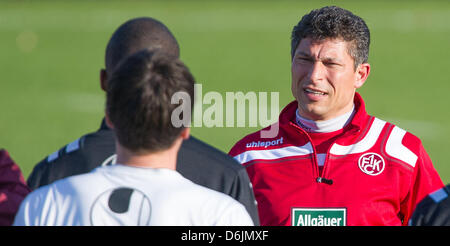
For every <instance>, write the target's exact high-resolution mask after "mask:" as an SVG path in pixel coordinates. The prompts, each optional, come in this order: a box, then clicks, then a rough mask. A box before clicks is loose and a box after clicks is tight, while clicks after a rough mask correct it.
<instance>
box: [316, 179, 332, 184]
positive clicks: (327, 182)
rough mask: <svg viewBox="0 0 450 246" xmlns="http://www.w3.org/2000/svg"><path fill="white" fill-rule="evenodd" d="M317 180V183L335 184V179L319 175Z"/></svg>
mask: <svg viewBox="0 0 450 246" xmlns="http://www.w3.org/2000/svg"><path fill="white" fill-rule="evenodd" d="M316 181H317V183H324V184H327V185H332V184H333V180H331V179H326V178H322V177H317V179H316Z"/></svg>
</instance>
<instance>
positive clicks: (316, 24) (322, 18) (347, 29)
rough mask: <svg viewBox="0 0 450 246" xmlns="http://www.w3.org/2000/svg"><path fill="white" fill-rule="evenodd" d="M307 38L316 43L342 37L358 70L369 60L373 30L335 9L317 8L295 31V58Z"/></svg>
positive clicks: (293, 37)
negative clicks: (360, 65)
mask: <svg viewBox="0 0 450 246" xmlns="http://www.w3.org/2000/svg"><path fill="white" fill-rule="evenodd" d="M304 38H311V39H312V40H313V41H322V40H324V39H327V38H332V39H335V38H341V39H343V40H344V41H347V42H349V44H350V45H349V47H348V52H349V54H350V56H351V57H352V58H353V60H354V62H355V65H354V66H355V69H356V67H357V66H358V65H359V64H362V63H366V62H367V61H368V59H369V45H370V31H369V28H368V27H367V25H366V23H365V22H364V20H363V19H362V18H361V17H359V16H356V15H354V14H353V13H352V12H350V11H348V10H345V9H342V8H339V7H336V6H327V7H323V8H321V9H315V10H312V11H311V12H310V13H309V14H307V15H304V16H303V17H302V19H301V20H300V22H299V23H298V24H297V25H296V26H295V27H294V29H293V30H292V35H291V56H292V57H294V54H295V50H296V49H297V46H298V44H299V43H300V41H301V40H302V39H304Z"/></svg>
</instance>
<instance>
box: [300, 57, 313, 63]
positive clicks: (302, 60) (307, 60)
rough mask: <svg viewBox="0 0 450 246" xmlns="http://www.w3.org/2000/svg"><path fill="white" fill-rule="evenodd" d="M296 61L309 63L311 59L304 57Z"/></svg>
mask: <svg viewBox="0 0 450 246" xmlns="http://www.w3.org/2000/svg"><path fill="white" fill-rule="evenodd" d="M297 60H299V61H301V62H309V61H311V59H309V58H306V57H298V58H297Z"/></svg>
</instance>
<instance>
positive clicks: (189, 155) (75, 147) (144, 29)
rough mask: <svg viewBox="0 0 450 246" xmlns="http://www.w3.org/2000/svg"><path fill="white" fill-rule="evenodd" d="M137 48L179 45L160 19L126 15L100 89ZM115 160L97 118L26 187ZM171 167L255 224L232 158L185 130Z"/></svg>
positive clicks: (107, 132) (108, 133)
mask: <svg viewBox="0 0 450 246" xmlns="http://www.w3.org/2000/svg"><path fill="white" fill-rule="evenodd" d="M142 49H160V50H162V51H164V52H165V53H167V54H169V55H172V56H175V57H179V55H180V48H179V45H178V42H177V40H176V39H175V37H174V36H173V34H172V33H171V32H170V30H169V29H168V28H167V27H166V26H165V25H164V24H163V23H161V22H160V21H158V20H156V19H153V18H149V17H140V18H133V19H131V20H128V21H126V22H125V23H123V24H122V25H120V27H119V28H118V29H117V30H116V31H115V32H114V33H113V35H112V36H111V38H110V40H109V42H108V44H107V47H106V52H105V53H106V54H105V69H101V71H100V87H101V88H102V90H104V91H106V88H107V80H108V78H109V77H110V76H111V73H112V71H113V70H114V67H115V66H116V65H117V64H118V63H119V62H120V61H121V60H122V59H124V58H125V57H127V56H129V55H131V54H133V53H134V52H137V51H139V50H142ZM115 161H116V155H115V145H114V134H113V132H112V130H111V129H110V128H109V127H108V126H107V125H106V124H105V122H104V121H103V122H102V124H101V127H100V129H99V130H98V131H96V132H93V133H89V134H86V135H84V136H82V137H80V138H78V139H76V140H75V141H73V142H72V143H69V144H67V145H65V146H64V147H62V148H61V149H59V150H58V151H56V152H54V153H53V154H50V155H49V156H48V157H46V158H44V159H43V160H41V161H40V162H39V163H38V164H37V165H36V166H35V167H34V169H33V171H32V173H31V174H30V176H29V177H28V180H27V183H28V185H29V187H30V188H31V189H36V188H38V187H41V186H44V185H47V184H50V183H52V182H54V181H56V180H59V179H62V178H65V177H69V176H72V175H77V174H83V173H88V172H90V171H91V170H92V169H94V168H96V167H98V166H102V165H112V164H114V163H115ZM177 161H178V163H177V171H179V172H180V173H181V174H182V175H183V176H184V177H186V178H187V179H189V180H191V181H193V182H194V183H196V184H199V185H202V186H205V187H207V188H210V189H213V190H216V191H219V192H222V193H225V194H227V195H230V196H231V197H233V198H234V199H236V200H237V201H239V202H240V203H242V204H243V205H244V206H245V207H246V209H247V211H248V212H249V214H250V215H251V217H252V219H253V221H254V223H255V225H259V218H258V212H257V208H256V204H255V203H256V202H255V197H254V194H253V190H252V188H251V185H250V180H249V178H248V175H247V172H246V170H245V168H244V167H242V166H241V165H240V164H239V163H238V162H236V161H235V160H234V159H233V158H231V157H230V156H228V155H227V154H225V153H223V152H222V151H220V150H218V149H216V148H214V147H212V146H210V145H208V144H206V143H204V142H203V141H201V140H199V139H197V138H195V137H193V136H191V137H190V138H189V139H187V140H186V141H183V144H182V145H181V148H180V151H179V153H178V159H177Z"/></svg>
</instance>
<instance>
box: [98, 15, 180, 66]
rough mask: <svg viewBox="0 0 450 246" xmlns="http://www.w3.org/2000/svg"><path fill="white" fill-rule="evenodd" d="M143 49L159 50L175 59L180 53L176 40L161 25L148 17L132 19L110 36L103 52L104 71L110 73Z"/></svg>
mask: <svg viewBox="0 0 450 246" xmlns="http://www.w3.org/2000/svg"><path fill="white" fill-rule="evenodd" d="M143 49H161V50H163V51H164V52H166V53H168V54H170V55H172V56H176V57H178V56H179V53H180V48H179V46H178V42H177V40H176V39H175V37H174V36H173V35H172V33H171V32H170V31H169V29H168V28H167V27H166V26H165V25H164V24H163V23H161V22H160V21H158V20H156V19H153V18H150V17H140V18H134V19H131V20H129V21H127V22H125V23H123V24H122V25H121V26H120V27H119V28H117V30H116V31H115V32H114V33H113V35H112V36H111V38H110V40H109V42H108V45H107V47H106V52H105V66H106V70H107V71H108V72H109V73H111V72H112V71H113V70H114V67H115V66H116V65H117V64H119V62H120V61H121V60H122V59H124V58H126V57H127V56H129V55H131V54H133V53H135V52H137V51H140V50H143Z"/></svg>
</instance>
